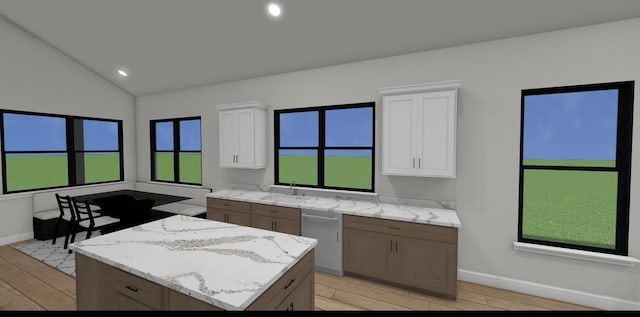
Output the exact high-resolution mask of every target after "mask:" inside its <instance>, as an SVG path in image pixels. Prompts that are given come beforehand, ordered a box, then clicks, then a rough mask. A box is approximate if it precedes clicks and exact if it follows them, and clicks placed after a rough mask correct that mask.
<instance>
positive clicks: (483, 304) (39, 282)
mask: <svg viewBox="0 0 640 317" xmlns="http://www.w3.org/2000/svg"><path fill="white" fill-rule="evenodd" d="M29 242H31V241H24V242H20V243H16V244H13V245H12V246H17V245H21V244H25V243H29ZM315 292H316V309H317V310H474V311H477V310H593V309H592V308H588V307H583V306H578V305H574V304H569V303H564V302H559V301H556V300H551V299H546V298H541V297H536V296H530V295H525V294H521V293H514V292H511V291H505V290H501V289H497V288H493V287H487V286H482V285H478V284H472V283H466V282H458V299H457V300H455V301H452V300H445V299H441V298H437V297H432V296H429V295H425V294H421V293H417V292H413V291H407V290H404V289H401V288H397V287H392V286H388V285H384V284H380V283H374V282H370V281H366V280H362V279H358V278H353V277H336V276H333V275H328V274H323V273H316V290H315ZM75 301H76V285H75V279H74V278H73V277H71V276H69V275H66V274H64V273H62V272H60V271H58V270H56V269H54V268H52V267H50V266H48V265H46V264H44V263H42V262H40V261H38V260H36V259H34V258H32V257H30V256H28V255H25V254H23V253H22V252H20V251H17V250H15V249H14V248H12V247H10V246H0V310H75V309H76V302H75Z"/></svg>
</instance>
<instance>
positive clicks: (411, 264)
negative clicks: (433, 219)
mask: <svg viewBox="0 0 640 317" xmlns="http://www.w3.org/2000/svg"><path fill="white" fill-rule="evenodd" d="M343 226H344V230H343V237H344V239H343V241H344V247H343V259H344V271H345V273H347V274H350V275H355V276H358V277H368V278H370V279H375V280H382V281H386V282H389V283H391V284H394V285H401V286H404V287H408V288H411V289H415V290H419V291H422V292H426V293H431V294H434V295H439V296H441V297H445V298H448V299H455V298H456V295H457V282H458V278H457V277H458V276H457V272H458V229H457V228H454V227H442V226H434V225H427V224H417V223H408V222H402V221H393V220H386V219H376V218H368V217H359V216H351V215H345V216H344V218H343Z"/></svg>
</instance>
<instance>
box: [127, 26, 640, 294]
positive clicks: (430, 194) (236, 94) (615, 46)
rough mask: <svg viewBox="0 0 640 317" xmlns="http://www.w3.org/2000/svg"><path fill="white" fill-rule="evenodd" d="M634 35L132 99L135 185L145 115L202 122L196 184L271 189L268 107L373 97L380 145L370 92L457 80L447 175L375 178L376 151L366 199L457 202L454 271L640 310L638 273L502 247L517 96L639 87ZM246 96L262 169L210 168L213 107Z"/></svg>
mask: <svg viewBox="0 0 640 317" xmlns="http://www.w3.org/2000/svg"><path fill="white" fill-rule="evenodd" d="M639 30H640V19H634V20H627V21H622V22H616V23H609V24H602V25H594V26H589V27H583V28H576V29H570V30H564V31H559V32H552V33H545V34H538V35H533V36H526V37H518V38H512V39H506V40H500V41H493V42H486V43H480V44H474V45H468V46H461V47H455V48H449V49H443V50H437V51H430V52H423V53H418V54H411V55H404V56H397V57H391V58H384V59H378V60H371V61H365V62H359V63H352V64H346V65H338V66H333V67H326V68H321V69H314V70H308V71H301V72H295V73H288V74H282V75H277V76H269V77H262V78H256V79H251V80H244V81H238V82H231V83H225V84H219V85H213V86H204V87H197V88H192V89H185V90H178V91H173V92H167V93H161V94H155V95H148V96H142V97H139V98H138V100H137V122H138V124H137V144H138V146H139V147H138V166H139V168H138V180H139V181H141V180H148V179H149V172H150V171H149V167H148V166H149V120H151V119H160V118H170V117H180V116H197V115H200V116H202V118H203V124H202V127H203V128H202V129H203V131H202V134H203V136H204V139H203V182H204V185H205V186H207V187H210V186H211V187H213V188H214V190H216V189H221V188H223V187H225V186H227V184H229V183H248V184H263V185H265V184H272V182H273V171H274V170H273V112H272V110H273V109H282V108H293V107H305V106H317V105H334V104H343V103H352V102H365V101H371V100H375V101H376V102H377V110H378V111H377V112H376V129H377V133H376V145H377V146H378V148H379V146H380V140H381V138H380V127H381V120H380V119H381V111H380V110H381V109H380V102H381V97H380V96H379V95H378V92H377V89H378V88H380V87H387V86H396V85H403V84H415V83H427V82H436V81H445V80H456V79H461V80H464V82H463V85H462V90H461V96H460V105H459V112H458V146H457V150H458V161H457V166H458V171H457V175H458V177H457V179H455V180H437V179H423V178H409V177H387V176H382V175H381V174H380V152H379V151H378V153H376V165H377V166H376V174H375V178H376V183H375V188H376V191H377V192H379V193H382V194H391V195H397V196H404V197H417V198H430V199H437V200H455V201H456V203H457V211H458V214H459V216H460V218H461V221H462V228H461V229H460V231H459V268H460V269H463V270H468V271H472V272H479V273H484V274H490V275H496V276H501V277H505V278H510V279H516V280H523V281H530V282H533V283H540V284H544V285H549V286H554V287H559V288H566V289H570V290H576V291H580V292H586V293H591V294H598V295H602V296H608V297H613V298H617V299H623V300H628V301H634V302H638V303H639V304H640V267H634V268H627V267H619V266H612V265H608V264H600V263H592V262H583V261H579V260H571V259H565V258H557V257H550V256H545V255H536V254H524V253H520V252H516V251H514V250H512V246H511V244H512V242H513V241H514V240H516V239H517V228H518V168H519V165H518V164H519V163H518V160H519V146H520V95H521V90H522V89H530V88H541V87H552V86H565V85H578V84H589V83H600V82H612V81H626V80H636V91H640V89H638V83H640V62H639V61H640V59H639V56H640V41H638V40H637V38H638V31H639ZM417 40H419V39H417ZM254 99H257V100H261V101H263V102H266V103H267V104H269V105H270V106H271V108H270V112H269V114H268V118H269V119H268V133H267V135H268V147H267V148H268V154H267V155H268V156H267V157H268V168H266V169H264V170H259V171H251V170H235V169H220V168H219V167H218V166H219V164H218V150H217V149H218V125H217V112H216V111H215V105H217V104H221V103H228V102H239V101H247V100H254ZM638 99H640V98H639V97H636V105H637V104H638V101H637V100H638ZM638 116H640V111H636V113H635V117H636V118H638ZM637 122H638V120H637V119H636V123H637ZM634 130H635V135H636V138H635V140H634V149H639V148H640V137H638V136H640V134H638V132H639V130H640V124H636V125H635V127H634ZM636 152H637V151H636ZM639 177H640V156H638V155H634V156H633V176H632V183H631V184H632V188H631V191H632V195H631V196H632V197H635V195H634V194H633V193H635V192H636V191H637V189H638V185H640V178H639ZM638 203H639V202H638V200H637V199H636V198H632V201H631V215H630V228H631V233H630V236H629V255H631V256H634V257H640V230H638V228H640V214H639V210H638V208H640V206H639V205H638Z"/></svg>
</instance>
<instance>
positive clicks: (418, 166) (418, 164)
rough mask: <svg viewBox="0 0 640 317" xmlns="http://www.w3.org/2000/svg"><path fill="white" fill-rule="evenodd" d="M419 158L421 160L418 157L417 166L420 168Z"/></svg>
mask: <svg viewBox="0 0 640 317" xmlns="http://www.w3.org/2000/svg"><path fill="white" fill-rule="evenodd" d="M420 160H421V159H418V168H420Z"/></svg>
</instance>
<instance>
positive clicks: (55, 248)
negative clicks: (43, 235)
mask: <svg viewBox="0 0 640 317" xmlns="http://www.w3.org/2000/svg"><path fill="white" fill-rule="evenodd" d="M99 235H100V232H93V233H92V234H91V237H92V238H93V237H97V236H99ZM85 236H86V233H85V232H80V233H78V235H76V242H80V241H82V240H84V239H85ZM63 247H64V237H62V238H57V239H56V244H51V240H45V241H36V242H32V243H29V244H25V245H21V246H19V247H16V248H15V249H16V250H19V251H21V252H22V253H24V254H26V255H29V256H31V257H32V258H34V259H37V260H38V261H40V262H43V263H45V264H47V265H49V266H51V267H53V268H55V269H56V270H58V271H61V272H64V273H66V274H68V275H71V276H73V277H76V262H75V260H76V256H75V252H71V253H69V249H64V248H63Z"/></svg>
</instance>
